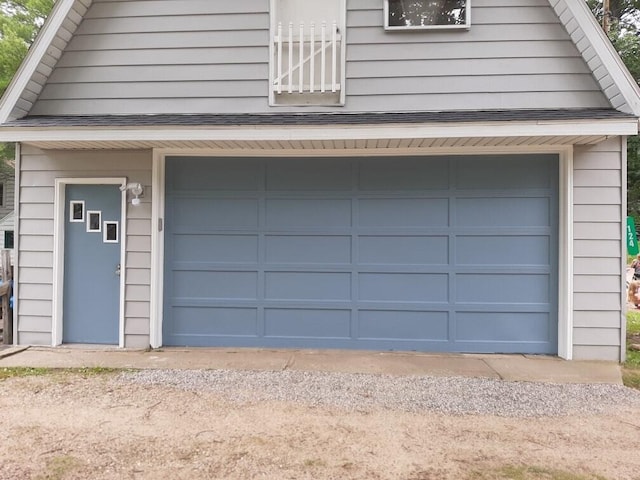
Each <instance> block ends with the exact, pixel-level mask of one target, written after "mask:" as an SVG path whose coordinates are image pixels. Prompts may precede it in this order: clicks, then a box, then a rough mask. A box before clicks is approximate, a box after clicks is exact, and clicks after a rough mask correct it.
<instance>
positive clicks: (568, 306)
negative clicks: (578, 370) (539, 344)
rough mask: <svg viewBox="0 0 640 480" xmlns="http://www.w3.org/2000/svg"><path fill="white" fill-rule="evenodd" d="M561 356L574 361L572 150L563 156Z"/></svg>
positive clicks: (560, 189)
mask: <svg viewBox="0 0 640 480" xmlns="http://www.w3.org/2000/svg"><path fill="white" fill-rule="evenodd" d="M559 163H560V165H559V168H560V172H559V183H560V185H559V195H558V197H559V201H560V205H559V212H560V213H559V217H558V220H559V221H558V224H559V225H558V356H559V357H560V358H564V359H565V360H572V359H573V148H568V149H567V150H565V151H563V152H561V153H560V162H559Z"/></svg>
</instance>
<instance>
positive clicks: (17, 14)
mask: <svg viewBox="0 0 640 480" xmlns="http://www.w3.org/2000/svg"><path fill="white" fill-rule="evenodd" d="M52 6H53V0H0V95H1V94H2V93H4V91H5V90H6V88H7V86H8V85H9V82H10V81H11V78H12V77H13V75H14V73H15V72H16V71H17V70H18V67H19V66H20V63H21V62H22V59H23V58H24V57H25V55H26V54H27V50H28V49H29V46H30V45H31V43H32V42H33V40H34V39H35V37H36V34H37V33H38V30H39V28H40V27H41V26H42V24H43V22H44V19H45V18H46V16H47V15H48V14H49V12H50V11H51V8H52Z"/></svg>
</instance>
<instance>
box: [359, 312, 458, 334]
mask: <svg viewBox="0 0 640 480" xmlns="http://www.w3.org/2000/svg"><path fill="white" fill-rule="evenodd" d="M448 337H449V314H448V312H407V311H402V310H395V311H375V310H361V311H360V312H359V314H358V338H362V339H398V340H432V341H433V340H435V341H446V340H448Z"/></svg>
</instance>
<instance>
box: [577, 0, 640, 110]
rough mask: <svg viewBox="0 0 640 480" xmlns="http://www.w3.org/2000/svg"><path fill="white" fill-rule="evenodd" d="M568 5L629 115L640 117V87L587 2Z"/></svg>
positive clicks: (581, 1) (582, 1)
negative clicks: (626, 107)
mask: <svg viewBox="0 0 640 480" xmlns="http://www.w3.org/2000/svg"><path fill="white" fill-rule="evenodd" d="M566 3H567V6H568V8H569V9H570V10H571V12H572V14H573V17H574V18H575V20H576V22H578V25H580V27H581V28H582V29H583V30H584V33H585V35H586V37H587V38H588V39H589V41H590V42H591V45H592V46H593V49H594V50H595V52H596V55H598V57H599V58H600V60H601V61H602V64H603V65H604V67H605V68H606V69H607V72H608V73H609V75H611V78H612V79H613V81H614V83H615V85H616V86H617V87H618V89H619V90H620V93H621V94H622V96H623V97H624V99H625V101H626V103H627V105H628V109H629V111H628V112H627V113H633V114H634V115H636V116H640V87H638V84H637V83H636V81H635V79H634V78H633V76H632V75H631V73H629V70H628V69H627V67H626V66H625V64H624V63H623V62H622V59H621V58H620V56H619V55H618V52H616V50H615V49H614V48H613V45H612V44H611V42H610V41H609V39H608V38H607V36H606V34H605V33H604V31H603V30H602V28H601V27H600V25H599V24H598V21H597V20H596V18H595V17H594V16H593V13H591V10H589V6H588V5H587V2H585V1H584V0H566Z"/></svg>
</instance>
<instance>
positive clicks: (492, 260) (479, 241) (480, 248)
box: [456, 235, 551, 266]
mask: <svg viewBox="0 0 640 480" xmlns="http://www.w3.org/2000/svg"><path fill="white" fill-rule="evenodd" d="M550 251H551V249H550V245H549V236H548V235H546V236H542V235H538V236H524V235H504V236H497V235H482V236H481V235H458V236H457V237H456V265H460V266H464V265H494V266H532V265H537V266H541V265H549V261H550V258H549V253H550Z"/></svg>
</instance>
